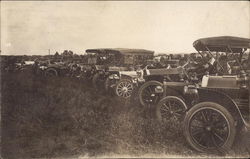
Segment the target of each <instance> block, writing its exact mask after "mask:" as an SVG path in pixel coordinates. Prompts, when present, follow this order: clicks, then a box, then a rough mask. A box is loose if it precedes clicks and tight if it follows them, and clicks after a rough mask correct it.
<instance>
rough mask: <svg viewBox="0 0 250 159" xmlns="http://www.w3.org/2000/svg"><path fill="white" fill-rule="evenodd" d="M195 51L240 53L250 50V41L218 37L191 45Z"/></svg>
mask: <svg viewBox="0 0 250 159" xmlns="http://www.w3.org/2000/svg"><path fill="white" fill-rule="evenodd" d="M193 46H194V48H195V49H196V50H197V51H208V49H209V50H210V51H218V52H227V51H229V52H230V49H231V50H232V52H235V53H240V52H242V51H243V50H244V49H248V48H250V39H247V38H241V37H233V36H219V37H209V38H202V39H198V40H196V41H195V42H194V43H193Z"/></svg>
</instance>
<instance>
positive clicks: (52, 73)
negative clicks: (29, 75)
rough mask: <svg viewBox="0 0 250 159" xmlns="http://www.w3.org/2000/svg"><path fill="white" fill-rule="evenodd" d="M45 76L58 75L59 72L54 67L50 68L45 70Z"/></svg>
mask: <svg viewBox="0 0 250 159" xmlns="http://www.w3.org/2000/svg"><path fill="white" fill-rule="evenodd" d="M45 76H47V77H53V76H58V72H57V71H56V69H54V68H48V69H46V71H45Z"/></svg>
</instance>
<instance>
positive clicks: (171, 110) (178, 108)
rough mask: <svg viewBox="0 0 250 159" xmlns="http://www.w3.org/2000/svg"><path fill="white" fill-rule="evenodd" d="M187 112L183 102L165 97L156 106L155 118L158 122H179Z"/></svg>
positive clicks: (171, 97) (174, 97) (179, 99)
mask: <svg viewBox="0 0 250 159" xmlns="http://www.w3.org/2000/svg"><path fill="white" fill-rule="evenodd" d="M186 110H187V106H186V104H185V102H184V101H183V100H182V99H181V98H179V97H176V96H167V97H165V98H163V99H161V100H160V102H159V103H158V104H157V106H156V117H157V119H158V120H159V121H160V122H166V121H170V120H171V121H172V120H173V121H180V120H181V119H182V117H183V116H184V114H185V112H186Z"/></svg>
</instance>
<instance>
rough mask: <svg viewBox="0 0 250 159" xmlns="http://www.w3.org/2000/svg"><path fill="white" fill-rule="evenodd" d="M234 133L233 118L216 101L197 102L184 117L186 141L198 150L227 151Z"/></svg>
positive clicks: (232, 140)
mask: <svg viewBox="0 0 250 159" xmlns="http://www.w3.org/2000/svg"><path fill="white" fill-rule="evenodd" d="M235 134H236V128H235V121H234V118H233V117H232V115H231V114H230V112H229V111H228V110H227V109H225V108H224V107H223V106H221V105H219V104H217V103H212V102H203V103H199V104H197V105H195V106H193V107H192V108H191V109H190V110H189V111H188V112H187V115H186V117H185V119H184V135H185V137H186V139H187V142H188V143H189V144H190V145H191V146H192V147H193V148H194V149H196V150H197V151H200V152H208V151H212V152H213V151H219V152H224V153H225V152H228V150H229V149H230V148H231V146H232V144H233V142H234V138H235Z"/></svg>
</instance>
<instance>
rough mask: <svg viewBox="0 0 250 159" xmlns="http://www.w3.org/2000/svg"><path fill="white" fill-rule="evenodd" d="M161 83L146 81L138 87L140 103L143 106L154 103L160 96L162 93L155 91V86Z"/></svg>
mask: <svg viewBox="0 0 250 159" xmlns="http://www.w3.org/2000/svg"><path fill="white" fill-rule="evenodd" d="M162 85H163V84H162V83H161V82H158V81H148V82H146V83H144V84H143V85H142V86H141V87H140V89H139V99H140V104H141V105H143V106H147V105H155V104H156V103H158V101H159V100H160V98H161V95H162V94H159V93H156V92H155V88H156V87H157V86H162Z"/></svg>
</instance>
